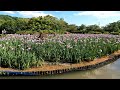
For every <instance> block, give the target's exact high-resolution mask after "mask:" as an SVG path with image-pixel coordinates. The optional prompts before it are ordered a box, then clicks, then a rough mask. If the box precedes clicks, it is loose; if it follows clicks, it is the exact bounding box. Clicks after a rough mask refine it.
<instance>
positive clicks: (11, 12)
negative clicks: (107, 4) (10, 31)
mask: <svg viewBox="0 0 120 90" xmlns="http://www.w3.org/2000/svg"><path fill="white" fill-rule="evenodd" d="M3 12H4V13H8V14H15V12H14V11H3Z"/></svg>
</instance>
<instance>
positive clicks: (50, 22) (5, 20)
mask: <svg viewBox="0 0 120 90" xmlns="http://www.w3.org/2000/svg"><path fill="white" fill-rule="evenodd" d="M4 29H5V30H6V31H7V33H18V32H19V33H20V32H29V33H30V32H31V33H33V32H45V33H65V32H70V33H83V34H84V33H94V34H97V33H108V34H119V33H120V21H117V22H113V23H109V24H108V25H106V26H104V27H100V26H99V25H96V24H95V25H88V26H87V25H84V24H82V25H80V26H77V25H75V24H68V23H67V22H66V21H64V19H63V18H60V19H58V18H56V17H53V16H50V15H47V16H44V17H42V16H39V17H36V18H35V17H33V18H20V17H12V16H9V15H0V30H1V31H2V30H4Z"/></svg>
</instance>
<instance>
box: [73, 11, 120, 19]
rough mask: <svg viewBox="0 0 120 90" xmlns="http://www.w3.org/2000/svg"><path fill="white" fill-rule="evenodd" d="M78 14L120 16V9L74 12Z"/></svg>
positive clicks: (106, 16) (103, 16)
mask: <svg viewBox="0 0 120 90" xmlns="http://www.w3.org/2000/svg"><path fill="white" fill-rule="evenodd" d="M74 15H77V16H94V17H97V18H109V17H116V16H120V11H84V12H79V13H77V14H74Z"/></svg>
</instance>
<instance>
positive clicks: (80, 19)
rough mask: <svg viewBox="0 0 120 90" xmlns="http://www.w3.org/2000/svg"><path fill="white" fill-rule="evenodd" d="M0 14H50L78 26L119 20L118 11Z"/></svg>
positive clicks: (12, 12)
mask: <svg viewBox="0 0 120 90" xmlns="http://www.w3.org/2000/svg"><path fill="white" fill-rule="evenodd" d="M0 15H10V16H16V17H25V18H31V17H38V16H46V15H52V16H55V17H57V18H63V19H64V20H65V21H66V22H67V23H69V24H76V25H78V26H79V25H81V24H85V25H93V24H100V26H104V25H107V24H108V23H112V22H115V21H118V20H120V11H0Z"/></svg>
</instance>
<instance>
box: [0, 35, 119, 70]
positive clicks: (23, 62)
mask: <svg viewBox="0 0 120 90" xmlns="http://www.w3.org/2000/svg"><path fill="white" fill-rule="evenodd" d="M61 38H62V37H61ZM119 49H120V43H118V41H117V39H115V38H109V39H107V38H81V39H78V40H77V42H76V40H75V39H70V40H65V41H60V40H59V39H57V40H55V39H53V40H47V41H45V42H42V43H39V44H36V43H33V42H30V41H29V42H27V41H26V39H24V40H23V41H21V40H16V39H13V40H9V41H8V40H7V41H0V67H10V68H16V69H20V70H22V69H27V68H31V67H38V66H41V65H42V64H43V62H44V61H49V62H63V63H64V62H65V63H78V62H82V61H91V60H94V59H95V58H100V57H102V56H106V55H108V54H111V53H113V52H114V51H117V50H119Z"/></svg>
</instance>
